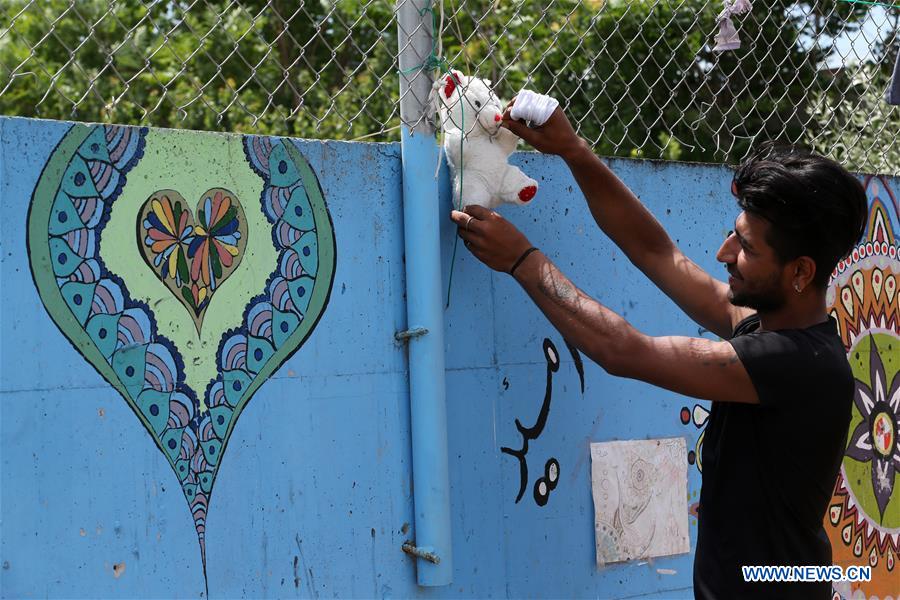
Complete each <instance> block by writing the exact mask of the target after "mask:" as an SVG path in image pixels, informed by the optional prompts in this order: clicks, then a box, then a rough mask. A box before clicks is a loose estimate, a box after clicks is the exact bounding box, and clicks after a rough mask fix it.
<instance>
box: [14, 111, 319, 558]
mask: <svg viewBox="0 0 900 600" xmlns="http://www.w3.org/2000/svg"><path fill="white" fill-rule="evenodd" d="M201 157H202V158H201ZM27 231H28V250H29V256H30V264H31V270H32V276H33V278H34V282H35V285H36V286H37V289H38V292H39V294H40V297H41V300H42V302H43V304H44V306H45V307H46V309H47V312H48V313H49V314H50V316H51V318H52V319H53V321H54V322H55V323H56V324H57V325H58V326H59V328H60V329H61V330H62V332H63V333H64V334H65V336H66V337H67V338H68V339H69V340H70V341H71V342H72V344H73V345H74V346H75V348H76V349H77V350H78V351H79V352H80V353H81V354H82V355H83V356H84V358H85V360H87V361H88V362H89V363H90V364H91V365H92V366H93V367H94V368H95V369H97V371H99V373H100V374H101V375H102V376H103V377H104V378H105V379H106V380H107V381H108V382H109V383H110V384H111V385H112V386H113V387H115V388H116V389H117V390H118V391H119V393H120V394H121V395H122V397H123V399H124V400H125V402H127V403H128V405H129V406H130V407H131V409H132V410H133V411H134V414H135V415H136V416H137V417H138V420H139V421H140V423H141V424H142V425H143V427H144V428H145V429H146V431H147V433H148V434H149V435H150V437H151V439H152V440H153V442H154V443H155V444H156V446H157V447H158V448H159V450H160V451H161V452H162V453H163V455H164V456H165V458H166V459H167V460H168V462H169V464H170V465H171V467H172V470H173V472H174V477H175V478H177V481H178V482H179V483H180V487H181V490H182V492H183V494H184V496H185V499H186V501H187V504H188V507H189V509H190V511H191V514H192V515H193V521H194V526H195V528H196V532H197V538H198V541H199V545H200V556H201V563H202V567H203V571H204V575H205V573H206V540H205V531H206V515H207V511H208V509H209V503H210V499H211V496H212V491H213V487H214V484H215V481H216V473H217V471H218V468H219V466H220V465H221V464H222V457H223V454H224V452H225V449H226V447H227V445H228V440H229V438H230V435H231V432H232V431H233V429H234V427H235V423H236V422H237V419H238V417H239V416H240V414H241V412H242V411H243V410H244V408H245V407H246V405H247V403H248V402H249V401H250V399H251V398H252V397H253V395H254V393H255V392H256V391H257V390H258V389H259V387H260V386H261V385H262V384H263V383H264V382H265V381H266V379H267V378H269V377H270V376H271V375H272V374H273V373H274V372H275V370H276V369H277V368H278V367H279V366H280V365H281V364H282V363H283V362H284V361H285V360H286V359H287V358H288V357H290V356H291V355H292V354H293V353H294V352H296V351H297V350H298V349H299V348H300V347H301V346H302V345H303V343H304V342H305V341H306V340H307V338H308V337H309V335H310V334H311V332H312V331H313V329H314V328H315V326H316V324H317V323H318V322H319V320H320V318H321V317H322V314H323V312H324V311H325V309H326V306H327V304H328V300H329V297H330V293H331V287H332V283H333V279H334V269H335V260H336V246H335V239H334V233H333V226H332V222H331V217H330V215H329V213H328V209H327V206H326V203H325V199H324V197H323V194H322V191H321V188H320V186H319V183H318V179H317V178H316V175H315V173H314V172H313V171H312V169H311V168H310V166H309V163H308V162H307V161H306V159H305V158H304V157H303V155H302V154H301V153H300V151H299V149H298V146H297V145H296V144H295V143H294V142H292V141H289V140H281V139H277V138H267V137H241V136H221V135H206V136H197V135H190V134H189V133H187V132H177V131H175V132H173V131H165V132H162V131H156V130H148V129H139V128H130V127H117V126H102V125H96V126H86V125H74V126H73V127H72V128H71V129H70V130H69V131H68V133H67V134H66V136H65V137H64V138H63V139H62V141H61V142H60V143H59V145H58V146H57V147H56V149H55V151H54V152H53V153H52V154H51V155H50V157H49V159H48V160H47V163H46V165H45V166H44V169H43V173H42V175H41V178H40V180H39V181H38V183H37V186H36V188H35V190H34V194H33V197H32V200H31V205H30V209H29V215H28V225H27ZM122 426H123V427H130V426H132V425H131V424H125V423H123V424H122Z"/></svg>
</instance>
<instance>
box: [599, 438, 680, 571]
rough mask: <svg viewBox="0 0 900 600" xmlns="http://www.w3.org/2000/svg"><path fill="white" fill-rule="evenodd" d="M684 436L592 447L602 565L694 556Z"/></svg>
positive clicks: (610, 443)
mask: <svg viewBox="0 0 900 600" xmlns="http://www.w3.org/2000/svg"><path fill="white" fill-rule="evenodd" d="M686 455H687V446H686V444H685V441H684V438H665V439H656V440H631V441H616V442H600V443H594V444H591V485H592V488H593V490H592V492H593V497H594V530H595V535H596V546H597V565H598V566H602V565H605V564H607V563H615V562H622V561H627V560H635V559H642V558H651V557H654V556H670V555H673V554H684V553H687V552H690V539H689V537H688V508H687V461H686V460H685V456H686Z"/></svg>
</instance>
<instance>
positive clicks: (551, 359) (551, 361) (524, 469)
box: [500, 338, 559, 504]
mask: <svg viewBox="0 0 900 600" xmlns="http://www.w3.org/2000/svg"><path fill="white" fill-rule="evenodd" d="M544 357H545V358H546V359H547V387H546V389H545V391H544V402H543V403H542V404H541V411H540V413H538V417H537V420H536V421H535V422H534V425H532V426H531V427H525V426H524V425H522V422H521V421H519V419H516V429H518V430H519V433H520V434H522V447H521V448H520V449H519V450H514V449H512V448H507V447H505V446H504V447H502V448H500V452H503V453H504V454H509V455H510V456H515V457H516V459H518V461H519V494H518V495H517V496H516V504H518V503H519V501H520V500H521V499H522V496H524V495H525V488H526V487H527V486H528V462H527V461H526V460H525V455H527V454H528V441H529V440H536V439H537V438H538V436H540V435H541V432H542V431H544V426H545V425H546V424H547V416H548V415H549V414H550V400H551V397H552V394H553V374H554V373H556V372H557V371H559V353H558V352H557V351H556V346H554V345H553V342H551V341H550V339H549V338H545V339H544ZM548 464H549V463H548ZM557 464H558V463H557ZM554 486H555V484H554ZM545 503H546V501H545ZM539 504H540V503H539Z"/></svg>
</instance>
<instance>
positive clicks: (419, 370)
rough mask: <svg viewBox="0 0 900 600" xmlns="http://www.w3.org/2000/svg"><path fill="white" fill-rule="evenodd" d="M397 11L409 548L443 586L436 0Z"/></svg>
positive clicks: (447, 564)
mask: <svg viewBox="0 0 900 600" xmlns="http://www.w3.org/2000/svg"><path fill="white" fill-rule="evenodd" d="M396 9H397V41H398V44H399V46H398V48H399V52H398V55H399V56H398V57H399V63H400V120H401V123H402V124H401V127H400V129H401V144H402V146H401V155H402V161H403V166H402V172H403V232H404V237H405V240H404V243H405V248H406V303H407V305H406V315H407V332H409V333H412V332H416V333H418V334H419V335H410V336H409V337H408V338H407V339H408V348H409V404H410V429H411V436H412V467H413V502H414V505H415V544H405V545H407V546H408V547H407V548H406V549H405V550H406V551H407V552H409V553H411V554H412V555H414V556H416V567H417V568H416V573H417V581H418V583H419V585H421V586H443V585H449V584H450V583H451V581H452V580H453V559H452V553H451V550H452V548H451V543H450V475H449V469H448V466H447V460H448V459H447V406H446V387H445V383H444V314H443V302H442V300H443V296H442V294H441V261H440V228H439V226H438V224H439V223H440V221H439V219H440V215H439V205H438V185H437V179H436V178H435V167H436V165H437V161H438V144H437V139H436V137H435V132H434V126H433V125H432V123H431V121H430V119H428V118H426V111H427V110H428V109H427V107H428V98H429V94H430V92H431V85H432V66H431V63H432V61H431V60H429V59H430V58H432V52H433V40H434V32H433V30H432V29H433V26H432V23H433V20H432V12H431V11H432V3H431V0H398V2H397V6H396ZM404 337H406V336H404Z"/></svg>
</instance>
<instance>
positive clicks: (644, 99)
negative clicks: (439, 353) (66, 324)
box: [0, 0, 896, 166]
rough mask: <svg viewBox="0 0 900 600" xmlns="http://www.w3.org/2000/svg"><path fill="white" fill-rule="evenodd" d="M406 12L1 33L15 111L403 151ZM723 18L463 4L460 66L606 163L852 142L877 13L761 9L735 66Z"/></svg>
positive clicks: (42, 8) (452, 41) (6, 106)
mask: <svg viewBox="0 0 900 600" xmlns="http://www.w3.org/2000/svg"><path fill="white" fill-rule="evenodd" d="M393 4H394V3H392V2H367V3H360V2H354V1H350V0H321V1H318V2H303V3H297V2H293V1H291V0H241V1H240V2H233V1H226V0H209V1H206V2H203V3H187V2H168V3H152V4H149V5H146V6H145V5H144V3H142V2H141V1H140V0H123V1H120V2H116V3H113V4H112V5H110V4H109V3H108V2H107V1H106V0H80V1H79V2H77V3H75V4H71V3H70V2H68V0H46V1H44V2H27V1H26V0H7V2H6V7H5V8H4V9H3V10H4V11H5V14H6V15H7V16H10V18H12V15H16V17H15V19H14V20H12V22H11V28H10V29H9V30H8V31H7V32H5V33H3V34H2V35H0V67H2V69H3V70H2V71H0V72H3V71H5V72H6V73H7V76H8V79H7V81H6V82H0V84H6V83H8V84H9V85H8V86H5V88H6V89H5V91H4V92H3V94H2V95H0V112H2V113H5V114H18V115H23V116H42V117H51V118H61V119H69V118H76V119H80V120H86V121H97V120H100V121H107V122H117V123H126V124H137V123H141V124H151V125H156V126H164V127H185V128H191V129H207V130H229V131H235V132H241V133H245V132H246V133H258V134H277V135H292V136H299V137H310V138H332V139H354V138H357V137H361V136H367V135H370V134H373V133H374V134H377V137H376V138H375V139H377V140H379V141H391V140H396V139H398V138H399V135H398V132H397V131H396V130H391V128H392V127H394V126H396V125H397V124H398V123H399V110H398V103H399V96H398V94H399V92H398V81H397V79H398V75H397V68H398V67H397V61H396V59H395V55H396V52H397V30H396V28H397V26H396V22H395V20H394V17H393ZM721 8H722V7H721V2H720V0H653V1H648V0H579V1H575V0H554V1H552V2H549V3H548V2H546V1H544V0H515V1H514V0H511V1H508V2H496V1H492V0H467V1H465V2H463V1H461V0H446V2H445V3H444V12H445V15H444V30H443V55H444V57H445V58H447V60H449V62H450V63H451V64H452V66H453V67H454V68H456V69H459V70H461V71H464V72H466V73H471V74H475V75H478V76H480V77H483V78H486V79H490V80H492V81H494V82H495V88H496V90H497V92H498V93H499V94H500V95H501V96H502V97H504V98H510V97H511V96H513V95H514V94H515V93H516V92H517V91H518V90H520V89H522V88H523V87H526V86H527V87H529V88H532V89H535V90H538V91H541V92H547V93H551V94H553V95H554V96H556V97H557V98H558V99H559V100H560V101H561V103H562V104H563V106H564V107H565V108H566V110H567V112H568V114H569V115H570V117H571V118H572V120H573V121H574V122H575V123H576V125H577V126H578V128H579V131H580V133H581V134H582V135H583V136H585V137H586V138H588V139H589V140H591V141H592V142H595V148H596V150H597V151H598V152H599V153H601V154H605V155H613V156H632V155H634V156H644V157H647V158H673V157H676V158H680V159H682V160H699V161H727V162H737V161H738V160H740V159H741V158H742V157H743V156H744V155H746V153H747V152H749V150H750V148H751V147H752V146H753V145H755V144H756V143H758V141H761V140H765V139H779V140H783V141H792V142H796V141H798V140H803V139H809V138H810V137H811V136H812V137H814V138H815V139H825V138H823V137H822V136H823V135H824V134H825V133H827V134H828V135H831V136H834V135H840V134H841V133H842V131H841V130H840V129H839V128H838V127H837V126H836V125H835V124H834V123H831V124H829V123H828V122H826V121H825V120H823V119H824V117H823V116H822V114H823V113H822V112H821V109H822V106H834V107H841V106H844V105H846V104H847V103H846V102H843V96H844V93H845V90H846V88H844V87H841V86H840V85H834V83H835V82H834V79H835V73H834V72H833V70H832V69H828V68H824V63H823V61H824V59H825V58H826V57H827V56H829V54H831V53H832V50H833V47H832V44H833V43H834V39H835V38H836V37H838V36H840V35H842V34H843V35H853V34H855V32H858V31H859V30H860V27H861V26H862V24H863V23H864V22H865V19H866V18H867V15H868V14H869V13H868V9H869V7H866V6H864V5H859V4H852V3H849V2H842V1H840V0H817V1H816V2H811V3H799V4H798V3H796V2H794V1H793V0H772V1H771V2H756V3H754V7H753V10H752V12H751V13H750V14H748V15H744V16H741V17H738V18H737V19H736V20H735V24H736V25H737V27H738V30H739V32H740V36H741V39H742V42H743V45H742V48H741V49H740V50H738V51H735V52H725V53H715V52H713V51H712V46H713V44H714V37H715V34H716V31H717V25H716V16H717V14H718V12H719V11H720V10H721ZM0 14H3V13H0ZM426 18H427V17H426ZM436 20H438V19H436ZM438 21H439V20H438ZM895 25H896V22H895ZM48 32H50V33H49V34H48ZM868 37H870V38H871V32H869V34H868ZM32 51H33V55H32ZM872 52H873V54H872V56H871V61H872V69H873V71H872V72H873V74H874V73H875V72H877V73H878V74H880V75H879V76H882V75H887V74H888V73H889V71H890V67H891V64H889V61H887V60H883V59H884V56H885V54H886V53H887V52H888V48H887V47H886V41H884V40H881V39H877V40H874V41H873V42H872ZM875 65H880V67H878V68H875ZM2 89H3V87H0V90H2ZM873 93H874V92H873ZM873 98H874V96H873ZM850 121H851V119H850V118H849V117H848V118H847V123H848V124H847V125H846V126H847V127H850V128H851V129H852V130H853V131H856V129H855V128H854V127H855V126H852V125H850V124H849V123H850ZM892 123H893V121H892ZM379 132H380V133H379ZM811 132H813V133H811ZM823 132H824V133H823ZM861 135H863V137H864V142H863V143H862V144H861V146H865V147H872V146H873V145H875V144H877V143H879V140H882V141H883V139H884V134H880V133H879V132H878V131H877V130H873V129H870V130H868V131H863V132H861ZM879 136H881V137H879ZM890 142H891V143H893V142H892V140H890ZM858 158H860V159H862V160H863V162H861V163H858V165H859V166H862V165H865V164H867V163H866V160H865V158H864V157H858ZM853 160H856V158H854V159H853ZM851 166H853V165H852V164H851Z"/></svg>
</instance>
